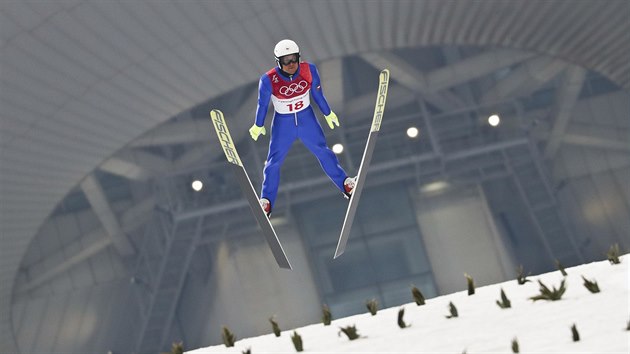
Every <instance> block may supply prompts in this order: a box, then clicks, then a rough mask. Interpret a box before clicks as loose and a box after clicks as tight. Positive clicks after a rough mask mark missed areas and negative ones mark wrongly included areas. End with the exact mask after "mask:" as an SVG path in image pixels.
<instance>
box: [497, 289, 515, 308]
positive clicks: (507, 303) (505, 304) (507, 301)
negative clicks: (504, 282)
mask: <svg viewBox="0 0 630 354" xmlns="http://www.w3.org/2000/svg"><path fill="white" fill-rule="evenodd" d="M497 305H499V307H500V308H502V309H508V308H510V307H512V302H510V299H508V298H507V296H506V295H505V292H504V291H503V289H501V301H499V300H497Z"/></svg>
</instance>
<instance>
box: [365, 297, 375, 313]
mask: <svg viewBox="0 0 630 354" xmlns="http://www.w3.org/2000/svg"><path fill="white" fill-rule="evenodd" d="M365 307H367V309H368V311H370V314H372V316H376V313H377V312H378V301H376V299H372V300H369V301H367V302H366V303H365Z"/></svg>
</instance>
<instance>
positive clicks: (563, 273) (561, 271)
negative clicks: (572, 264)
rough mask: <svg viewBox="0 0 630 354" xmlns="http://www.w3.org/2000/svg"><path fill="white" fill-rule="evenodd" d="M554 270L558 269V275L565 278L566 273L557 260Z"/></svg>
mask: <svg viewBox="0 0 630 354" xmlns="http://www.w3.org/2000/svg"><path fill="white" fill-rule="evenodd" d="M556 268H558V270H559V271H560V273H562V276H564V277H566V276H567V275H568V274H567V271H566V270H565V269H564V266H563V265H562V263H560V261H559V260H557V259H556Z"/></svg>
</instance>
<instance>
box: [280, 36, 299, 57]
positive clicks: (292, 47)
mask: <svg viewBox="0 0 630 354" xmlns="http://www.w3.org/2000/svg"><path fill="white" fill-rule="evenodd" d="M294 53H298V54H299V53H300V47H298V45H297V44H296V43H295V42H294V41H292V40H290V39H283V40H281V41H280V42H278V44H276V47H275V48H274V49H273V54H274V55H275V56H276V59H279V58H280V57H283V56H285V55H289V54H294Z"/></svg>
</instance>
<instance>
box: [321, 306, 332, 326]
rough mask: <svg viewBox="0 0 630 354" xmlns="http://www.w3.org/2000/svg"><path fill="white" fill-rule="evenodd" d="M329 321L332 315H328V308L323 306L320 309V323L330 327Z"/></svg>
mask: <svg viewBox="0 0 630 354" xmlns="http://www.w3.org/2000/svg"><path fill="white" fill-rule="evenodd" d="M331 320H332V314H331V313H330V308H328V305H326V304H324V306H323V307H322V323H324V326H330V321H331Z"/></svg>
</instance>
